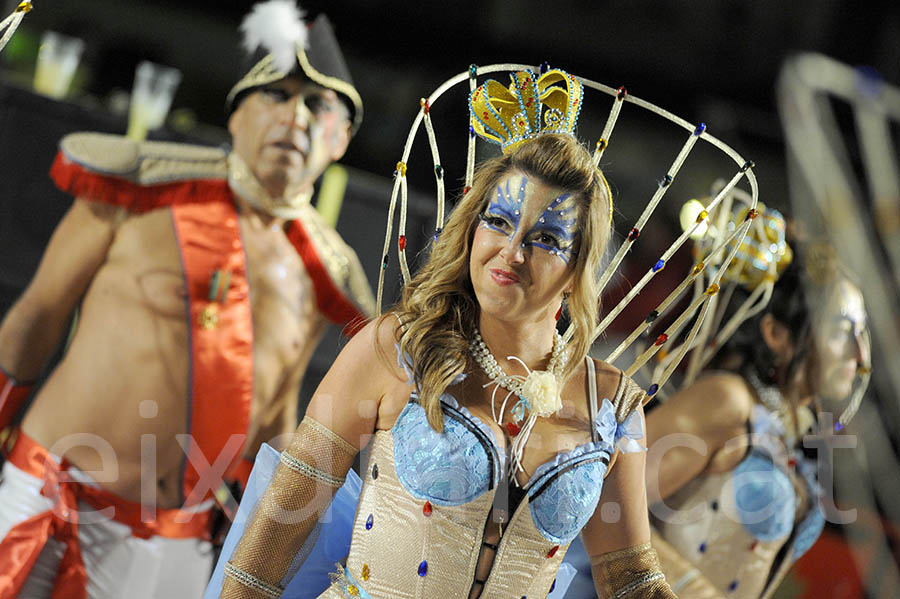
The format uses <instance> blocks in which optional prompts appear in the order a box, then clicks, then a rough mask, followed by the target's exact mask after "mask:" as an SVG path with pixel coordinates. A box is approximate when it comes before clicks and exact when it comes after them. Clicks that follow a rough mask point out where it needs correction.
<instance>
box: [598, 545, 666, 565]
mask: <svg viewBox="0 0 900 599" xmlns="http://www.w3.org/2000/svg"><path fill="white" fill-rule="evenodd" d="M651 547H652V546H651V545H650V543H644V544H643V545H635V546H634V547H628V548H626V549H620V550H618V551H613V552H611V553H604V554H602V555H598V556H596V557H593V558H591V565H597V564H604V563H608V562H611V561H613V560H617V559H621V558H623V557H632V556H635V555H638V554H641V553H644V552H645V551H649V550H650V549H651Z"/></svg>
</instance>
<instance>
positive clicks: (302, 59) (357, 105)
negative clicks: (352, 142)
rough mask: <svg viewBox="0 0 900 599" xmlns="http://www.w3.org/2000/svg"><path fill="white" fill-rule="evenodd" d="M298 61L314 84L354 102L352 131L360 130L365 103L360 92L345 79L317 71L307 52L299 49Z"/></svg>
mask: <svg viewBox="0 0 900 599" xmlns="http://www.w3.org/2000/svg"><path fill="white" fill-rule="evenodd" d="M297 61H298V62H299V63H300V68H301V69H303V72H304V73H306V76H307V77H309V78H310V79H311V80H312V81H313V82H314V83H318V84H319V85H321V86H322V87H327V88H328V89H333V90H334V91H336V92H338V93H342V94H344V95H345V96H347V97H348V98H350V101H351V102H353V107H354V109H355V110H354V111H353V123H352V127H351V130H352V131H353V132H355V131H356V130H357V129H359V126H360V124H361V123H362V118H363V103H362V97H361V96H360V95H359V92H358V91H356V88H355V87H353V86H352V85H350V84H349V83H347V82H346V81H344V80H343V79H338V78H337V77H329V76H328V75H325V74H323V73H320V72H319V71H317V70H316V69H315V67H313V66H312V64H310V62H309V59H308V58H307V57H306V50H304V49H298V51H297Z"/></svg>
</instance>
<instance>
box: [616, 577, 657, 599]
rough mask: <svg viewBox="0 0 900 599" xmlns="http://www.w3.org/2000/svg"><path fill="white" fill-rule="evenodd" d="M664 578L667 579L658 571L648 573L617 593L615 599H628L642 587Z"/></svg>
mask: <svg viewBox="0 0 900 599" xmlns="http://www.w3.org/2000/svg"><path fill="white" fill-rule="evenodd" d="M663 578H665V575H664V574H663V573H662V572H660V571H659V570H657V571H656V572H648V573H647V574H644V575H643V576H641V577H640V578H638V579H637V580H635V581H633V582H631V583H629V584H627V585H625V586H624V587H622V588H621V589H619V590H618V591H616V594H615V598H614V599H622V598H623V597H628V596H629V595H631V594H632V593H633V592H635V591H636V590H638V589H639V588H641V587H642V586H644V585H646V584H650V583H651V582H654V581H656V580H662V579H663Z"/></svg>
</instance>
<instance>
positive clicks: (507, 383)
mask: <svg viewBox="0 0 900 599" xmlns="http://www.w3.org/2000/svg"><path fill="white" fill-rule="evenodd" d="M564 347H565V344H564V343H563V340H562V336H561V335H560V334H559V333H558V332H557V333H556V335H555V336H554V338H553V350H552V352H551V354H550V363H549V364H548V365H547V370H546V371H541V370H529V369H528V366H526V365H525V363H524V362H522V360H520V359H519V358H517V357H515V356H509V358H508V359H514V360H518V361H519V362H520V363H521V364H522V365H523V366H525V370H527V371H528V376H521V375H509V374H506V373H505V372H503V369H502V368H500V365H499V364H498V363H497V360H496V358H494V355H493V354H492V353H491V350H489V349H488V347H487V345H486V344H485V343H484V339H482V338H481V333H480V332H479V331H478V329H475V332H474V335H473V338H472V340H471V341H470V342H469V351H470V353H471V354H472V357H473V358H474V359H475V361H476V362H477V363H478V365H479V366H481V369H482V370H484V373H485V374H486V375H488V378H490V379H491V382H492V383H494V384H496V385H498V386H500V387H503V388H504V389H506V390H507V391H510V392H511V393H514V394H515V395H517V396H518V397H520V398H522V399H524V400H525V401H526V402H527V403H528V404H529V408H530V409H531V410H532V411H534V410H535V408H538V406H537V405H535V404H536V402H535V400H536V399H537V398H534V397H529V395H531V394H530V393H529V389H527V388H526V387H528V385H527V383H528V382H529V380H535V379H536V378H538V377H540V376H546V375H547V374H550V375H552V376H553V379H554V380H555V381H556V382H557V383H558V382H559V373H558V370H559V368H560V367H561V365H562V363H563V359H564V356H565V350H564ZM557 395H558V392H557ZM491 403H492V407H493V400H492V402H491ZM544 403H546V402H544ZM504 405H506V402H505V401H504ZM553 411H554V412H555V411H556V410H553ZM551 413H552V412H551ZM502 417H503V409H502V408H501V410H500V418H501V419H502ZM494 419H495V420H497V418H496V416H495V417H494ZM498 424H499V420H498Z"/></svg>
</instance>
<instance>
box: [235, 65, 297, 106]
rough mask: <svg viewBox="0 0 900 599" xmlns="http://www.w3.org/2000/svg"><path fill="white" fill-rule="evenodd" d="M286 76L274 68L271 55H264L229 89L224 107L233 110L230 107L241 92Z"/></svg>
mask: <svg viewBox="0 0 900 599" xmlns="http://www.w3.org/2000/svg"><path fill="white" fill-rule="evenodd" d="M287 75H288V74H287V73H285V72H283V71H280V70H278V69H277V68H276V67H275V58H274V57H273V56H272V55H271V54H266V55H265V56H263V57H262V58H261V59H260V61H259V62H258V63H256V64H255V65H253V67H252V68H251V69H250V70H249V71H247V74H246V75H244V76H243V77H241V79H240V80H239V81H238V82H237V83H235V84H234V87H232V88H231V91H229V92H228V95H227V96H226V97H225V106H227V107H229V109H230V110H233V109H234V106H232V103H233V102H234V100H235V98H237V96H238V94H240V93H241V92H242V91H245V90H248V89H251V88H254V87H260V86H262V85H268V84H269V83H274V82H275V81H280V80H281V79H284V78H285V77H287Z"/></svg>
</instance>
